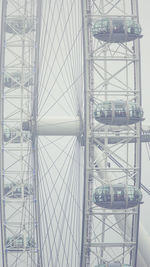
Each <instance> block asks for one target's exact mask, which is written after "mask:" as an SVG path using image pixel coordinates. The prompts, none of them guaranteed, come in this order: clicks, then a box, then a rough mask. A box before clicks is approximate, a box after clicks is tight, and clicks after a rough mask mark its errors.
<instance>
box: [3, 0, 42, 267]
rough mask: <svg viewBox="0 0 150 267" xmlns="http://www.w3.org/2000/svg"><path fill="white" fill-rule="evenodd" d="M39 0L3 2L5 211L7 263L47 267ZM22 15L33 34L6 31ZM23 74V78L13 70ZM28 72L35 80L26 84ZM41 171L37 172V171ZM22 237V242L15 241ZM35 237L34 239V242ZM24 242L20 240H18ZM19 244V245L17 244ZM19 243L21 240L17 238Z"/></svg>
mask: <svg viewBox="0 0 150 267" xmlns="http://www.w3.org/2000/svg"><path fill="white" fill-rule="evenodd" d="M40 17H41V1H40V0H33V1H28V0H22V1H19V0H17V1H11V0H8V1H5V0H3V1H2V22H1V53H0V54H1V58H0V62H1V63H0V64H1V65H0V68H1V69H0V72H1V78H0V79H1V82H0V83H1V90H0V110H1V112H0V123H1V128H0V129H1V130H0V140H1V141H0V151H1V152H0V153H1V157H0V167H1V168H0V170H1V172H0V178H1V179H0V181H1V183H0V184H1V186H0V189H1V190H0V195H1V198H0V201H1V206H0V214H1V236H2V242H1V244H2V260H3V267H10V266H14V264H19V265H20V266H36V267H37V266H38V267H40V266H42V255H41V233H40V216H39V196H38V192H39V189H38V168H37V166H38V158H37V153H36V150H37V137H36V119H37V112H38V110H37V101H38V66H39V43H40ZM18 18H19V19H20V18H21V19H23V20H24V21H26V22H27V21H30V22H31V28H30V29H29V31H28V32H26V30H25V23H24V26H23V28H22V32H19V30H18V31H17V30H16V29H17V28H15V29H14V28H13V26H10V27H12V33H8V32H7V29H6V28H7V26H6V25H7V24H8V23H10V22H8V21H10V19H18ZM17 72H18V73H21V79H20V80H19V82H18V81H17V77H15V76H13V73H17ZM26 74H27V75H28V77H30V80H31V81H32V83H29V84H28V85H25V79H26ZM6 76H7V77H10V78H12V79H13V80H14V82H16V83H19V86H18V85H17V86H16V88H15V87H14V88H12V87H11V88H7V87H6V84H5V78H6ZM31 117H32V119H33V122H34V123H33V124H34V128H33V129H32V131H31V134H25V133H24V132H23V130H22V124H23V121H25V120H28V119H29V118H31ZM5 128H7V129H9V130H10V131H11V129H12V128H13V131H14V134H13V135H12V136H11V137H10V140H7V141H6V140H4V134H5V130H4V129H5ZM35 170H36V171H35ZM6 184H15V186H16V187H17V186H18V187H21V195H20V196H19V198H17V197H16V198H10V197H9V195H8V196H7V194H5V186H6ZM25 185H28V186H31V187H32V189H33V192H32V194H29V195H27V196H26V195H25V191H24V190H25ZM19 236H21V238H22V240H23V245H21V246H20V247H19V245H18V246H16V245H14V244H15V242H16V241H14V242H13V241H8V238H9V237H10V238H15V239H16V240H17V239H18V240H19ZM29 240H30V241H29ZM18 242H19V241H18ZM13 243H14V244H13ZM16 243H17V242H16Z"/></svg>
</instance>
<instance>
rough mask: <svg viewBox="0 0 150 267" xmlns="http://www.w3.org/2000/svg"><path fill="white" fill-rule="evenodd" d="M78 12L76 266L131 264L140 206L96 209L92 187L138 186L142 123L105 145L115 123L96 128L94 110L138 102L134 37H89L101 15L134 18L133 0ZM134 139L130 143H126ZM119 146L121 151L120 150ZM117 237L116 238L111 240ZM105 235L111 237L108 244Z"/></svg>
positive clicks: (90, 5) (92, 4) (86, 4)
mask: <svg viewBox="0 0 150 267" xmlns="http://www.w3.org/2000/svg"><path fill="white" fill-rule="evenodd" d="M82 14H83V28H84V31H83V40H84V41H83V45H84V72H85V118H84V120H85V128H84V136H85V173H84V188H85V189H84V205H83V236H82V251H81V264H80V266H81V267H94V266H97V265H98V264H100V263H105V264H107V263H109V262H114V261H116V260H118V261H120V262H121V263H122V264H123V263H126V264H130V265H132V266H133V267H136V262H137V249H138V229H139V207H136V208H133V209H130V210H121V211H117V210H112V211H111V212H110V211H109V210H105V209H101V208H100V207H96V205H94V204H93V202H92V194H93V192H94V189H95V188H96V187H97V186H100V185H101V184H105V183H106V184H107V183H110V184H111V183H117V182H118V183H119V182H122V183H125V184H132V185H135V186H137V187H138V188H140V183H141V140H140V138H141V124H140V123H137V124H136V125H131V126H127V125H126V129H125V131H122V133H121V135H122V137H123V139H122V140H117V139H118V136H117V135H116V144H115V142H113V145H109V143H108V140H109V137H111V136H114V128H115V127H114V128H113V127H112V130H111V129H110V128H111V127H110V128H109V127H108V126H105V125H100V126H99V130H98V127H97V125H96V124H95V122H94V114H93V110H94V108H95V106H96V104H97V103H99V102H101V101H105V100H112V99H113V100H117V99H118V100H119V99H124V100H125V101H135V102H136V103H137V104H138V105H141V78H140V45H139V39H137V40H135V41H134V42H129V43H123V44H122V43H117V44H111V43H104V42H101V41H97V40H95V39H94V37H92V27H93V24H94V22H95V21H96V20H97V19H98V18H102V17H107V18H109V17H111V16H120V17H121V18H124V17H129V18H132V17H133V18H136V19H137V21H138V1H137V0H132V1H131V5H130V4H129V2H128V1H123V0H120V1H107V0H102V1H100V0H97V1H92V0H87V1H82ZM131 44H132V46H131ZM112 66H113V67H112ZM131 68H132V70H131ZM122 73H123V74H122ZM124 77H125V78H124ZM116 131H117V127H116ZM100 137H101V138H102V139H101V140H100V139H99V138H100ZM133 137H135V145H130V144H129V143H130V141H131V140H133ZM102 140H103V142H102ZM114 140H115V139H114ZM120 147H122V148H121V150H122V152H119V151H120ZM131 154H132V157H131V156H130V155H131ZM93 155H94V156H93ZM112 157H114V158H113V159H112ZM117 166H118V167H117ZM117 235H120V237H121V238H116V237H117ZM109 238H112V239H113V242H112V241H111V240H110V239H109ZM114 240H116V241H114ZM117 240H119V242H117ZM113 248H115V250H114V249H113Z"/></svg>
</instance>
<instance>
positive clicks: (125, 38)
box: [93, 17, 142, 43]
mask: <svg viewBox="0 0 150 267" xmlns="http://www.w3.org/2000/svg"><path fill="white" fill-rule="evenodd" d="M93 36H94V37H95V38H96V39H98V40H101V41H104V42H107V43H122V42H129V41H133V40H135V39H137V38H141V37H142V35H141V27H140V25H139V24H138V23H137V22H136V21H135V20H133V19H131V18H122V17H120V18H119V17H116V18H115V17H113V18H101V19H99V20H97V21H96V22H95V24H94V26H93Z"/></svg>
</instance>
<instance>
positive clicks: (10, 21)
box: [6, 16, 34, 34]
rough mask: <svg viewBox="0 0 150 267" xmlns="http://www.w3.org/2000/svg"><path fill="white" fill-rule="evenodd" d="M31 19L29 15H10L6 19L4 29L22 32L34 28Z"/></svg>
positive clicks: (11, 31) (17, 32) (10, 31)
mask: <svg viewBox="0 0 150 267" xmlns="http://www.w3.org/2000/svg"><path fill="white" fill-rule="evenodd" d="M33 26H34V24H33V20H32V19H31V18H30V17H28V18H27V17H21V16H18V17H12V18H7V20H6V31H7V32H8V33H13V34H24V33H28V32H29V31H33V29H34V27H33Z"/></svg>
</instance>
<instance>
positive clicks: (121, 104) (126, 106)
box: [95, 100, 144, 125]
mask: <svg viewBox="0 0 150 267" xmlns="http://www.w3.org/2000/svg"><path fill="white" fill-rule="evenodd" d="M95 119H96V120H97V121H98V122H100V123H104V124H109V125H128V124H134V123H137V122H139V121H142V120H144V119H143V110H142V108H141V107H140V106H138V105H137V104H136V103H135V102H127V101H123V100H119V101H104V102H102V103H100V104H98V105H97V107H96V109H95Z"/></svg>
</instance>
